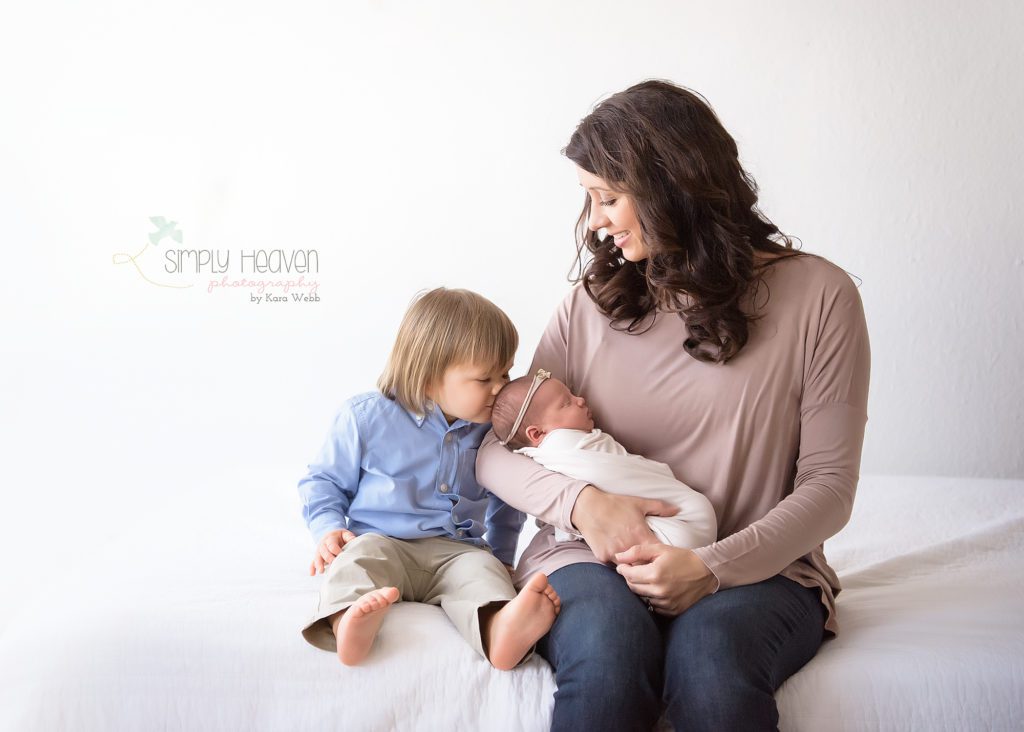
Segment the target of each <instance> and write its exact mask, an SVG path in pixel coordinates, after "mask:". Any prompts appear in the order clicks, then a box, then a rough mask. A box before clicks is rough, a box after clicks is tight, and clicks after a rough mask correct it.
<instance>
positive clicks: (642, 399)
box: [477, 255, 870, 633]
mask: <svg viewBox="0 0 1024 732" xmlns="http://www.w3.org/2000/svg"><path fill="white" fill-rule="evenodd" d="M748 299H749V302H747V303H746V304H745V307H746V310H747V312H748V313H750V314H753V315H756V316H757V317H758V318H759V319H758V320H756V321H755V322H754V323H752V324H751V328H750V337H749V340H748V341H747V344H746V345H745V346H744V348H743V349H742V350H741V351H740V352H739V353H738V354H737V355H736V356H735V357H734V358H733V359H731V360H730V361H729V362H728V363H726V364H711V363H704V362H700V361H697V360H695V359H693V358H691V357H690V356H689V355H688V354H686V352H685V351H684V350H683V348H682V344H683V341H684V340H685V339H686V338H687V337H688V333H687V331H686V328H685V325H684V324H683V322H682V320H681V319H680V318H679V317H678V316H677V315H675V314H671V313H664V312H659V313H657V314H655V315H652V316H649V317H648V318H647V319H646V321H645V322H644V323H643V324H641V327H640V328H639V329H638V330H639V331H640V332H639V333H637V334H629V333H626V332H623V331H622V330H617V329H614V328H612V327H611V323H610V321H609V319H608V318H607V317H606V316H605V315H603V314H602V313H601V312H600V311H599V310H598V309H597V307H596V305H595V304H594V303H593V302H592V301H591V300H590V298H589V297H588V296H587V294H586V292H585V291H584V290H583V289H582V288H580V287H577V288H574V289H573V290H572V291H571V292H570V293H569V295H568V296H567V297H566V298H565V300H564V301H563V302H562V303H561V305H560V306H559V308H558V309H557V311H556V312H555V315H554V317H553V318H552V319H551V322H550V323H549V325H548V327H547V329H546V330H545V332H544V334H543V336H542V337H541V340H540V344H539V345H538V347H537V351H536V353H535V356H534V362H533V365H532V366H531V372H532V371H533V370H535V369H537V368H538V367H542V368H546V369H548V370H550V371H551V373H552V375H553V376H557V377H558V378H560V379H561V380H562V381H564V382H565V383H566V384H567V385H568V386H569V388H570V389H571V390H572V391H573V392H574V393H577V394H581V395H582V396H584V397H585V398H586V399H587V403H588V405H589V406H590V409H591V411H592V413H593V415H594V420H595V423H596V425H597V427H599V428H601V429H602V430H606V431H607V432H609V433H611V434H613V435H615V437H616V439H617V440H618V441H619V442H620V443H622V444H623V445H624V446H625V447H626V449H627V450H629V452H631V453H637V454H641V455H644V456H645V457H648V458H650V459H652V460H657V461H660V462H663V463H666V464H667V465H668V466H669V467H670V468H671V469H672V472H673V473H674V474H675V476H676V477H677V478H679V480H681V481H683V482H685V483H686V484H687V485H689V486H690V487H691V488H693V489H694V490H696V491H698V492H699V493H702V494H703V495H704V496H705V497H706V498H707V499H708V500H709V501H711V504H712V506H714V508H715V513H716V515H717V517H718V540H717V541H715V542H712V543H711V544H708V545H707V546H703V547H698V548H696V549H695V550H694V551H695V553H696V554H697V555H698V556H699V557H700V558H701V560H702V561H703V562H704V563H705V564H706V565H707V566H708V568H709V569H710V570H711V571H712V572H713V573H714V575H715V576H716V577H717V579H718V582H719V587H720V588H728V587H734V586H737V585H744V584H751V583H754V582H759V581H761V580H764V579H767V578H769V577H771V576H773V575H775V574H782V575H783V576H786V577H789V578H790V579H793V580H795V581H797V582H799V583H801V584H803V585H805V586H808V587H817V588H819V589H820V590H821V593H822V602H823V603H824V604H825V606H826V607H827V608H828V610H829V616H828V620H827V621H826V628H827V629H828V630H829V631H831V632H832V633H835V632H836V631H837V629H838V624H837V621H836V617H835V601H834V600H835V595H836V594H837V593H838V592H839V590H840V586H839V580H838V578H837V577H836V575H835V572H833V570H832V569H831V567H829V566H828V563H827V561H826V560H825V554H824V546H823V544H824V541H825V540H826V539H828V538H829V537H830V536H833V535H834V534H835V533H836V532H838V531H839V529H841V528H842V527H843V526H844V525H845V523H846V522H847V520H848V519H849V516H850V511H851V509H852V505H853V499H854V494H855V492H856V486H857V480H858V477H859V468H860V456H861V448H862V445H863V439H864V428H865V424H866V421H867V397H868V382H869V374H870V347H869V343H868V334H867V326H866V323H865V319H864V312H863V307H862V305H861V300H860V295H859V293H858V292H857V288H856V287H855V286H854V284H853V282H852V281H851V279H850V277H849V276H848V275H847V274H846V273H845V272H843V271H842V270H841V269H839V268H838V267H836V266H835V265H833V264H831V263H830V262H828V261H827V260H825V259H823V258H821V257H816V256H811V255H804V256H799V257H793V258H787V259H782V260H779V261H776V262H775V263H773V264H771V265H770V266H768V267H767V268H766V269H765V271H764V275H763V283H762V285H761V286H760V287H759V288H757V289H755V290H753V291H752V294H751V296H750V297H749V298H748ZM620 327H621V326H620ZM477 475H478V477H479V480H480V481H481V482H482V483H483V484H484V485H485V486H487V487H488V488H489V489H490V490H492V491H494V492H495V493H497V494H498V495H499V496H501V497H502V498H503V499H504V500H505V501H507V502H508V503H509V504H511V505H513V506H515V507H516V508H519V509H521V510H523V511H527V512H528V513H531V514H534V515H536V516H538V517H539V518H540V519H541V520H542V521H543V522H545V523H547V524H550V525H551V526H556V527H559V528H562V529H564V530H570V529H571V525H570V521H569V516H570V515H571V513H572V508H573V505H574V503H575V501H576V497H577V496H578V495H579V493H580V491H581V490H582V489H583V487H584V486H585V485H586V483H583V482H582V481H574V480H571V479H568V478H565V477H564V476H561V475H558V474H554V473H549V472H548V471H545V470H544V469H543V468H540V467H539V466H537V465H536V463H534V462H533V461H532V460H530V459H529V458H526V457H525V456H523V455H514V454H511V453H509V452H508V451H507V450H505V449H504V448H502V447H501V446H500V445H498V444H497V442H496V440H495V438H494V436H493V434H488V435H487V437H486V438H485V440H484V443H483V446H482V447H481V449H480V455H479V459H478V465H477ZM616 492H621V493H629V491H628V487H627V488H625V489H622V490H619V491H616ZM580 561H591V562H594V561H597V560H596V559H595V558H594V556H593V554H592V553H591V552H590V551H589V550H588V549H587V548H586V545H585V544H581V543H580V542H573V543H571V544H564V543H563V544H558V543H556V542H555V541H554V536H553V529H552V528H550V527H548V528H545V529H544V530H542V531H541V532H540V533H538V535H537V537H535V539H534V541H533V543H532V544H531V545H530V547H529V548H528V549H527V550H526V552H525V553H524V556H523V559H522V560H521V562H520V576H521V577H524V578H525V577H527V576H529V574H530V573H532V572H534V571H544V572H546V573H548V574H550V573H551V572H553V571H555V570H556V569H558V568H559V567H562V566H565V565H567V564H571V563H574V562H580Z"/></svg>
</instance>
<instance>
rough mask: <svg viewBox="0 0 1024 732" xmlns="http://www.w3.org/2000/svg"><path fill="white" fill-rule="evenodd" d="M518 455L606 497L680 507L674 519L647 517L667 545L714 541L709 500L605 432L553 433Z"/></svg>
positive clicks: (560, 536)
mask: <svg viewBox="0 0 1024 732" xmlns="http://www.w3.org/2000/svg"><path fill="white" fill-rule="evenodd" d="M516 452H518V453H522V454H523V455H526V456H528V457H531V458H533V459H534V460H535V461H537V462H538V463H540V464H541V465H543V466H544V467H545V468H547V469H548V470H553V471H555V472H557V473H562V474H563V475H567V476H569V477H570V478H576V479H577V480H585V481H587V483H590V484H592V485H595V486H597V487H598V488H600V489H601V490H603V491H606V492H608V493H617V494H619V495H624V496H639V497H641V498H657V499H659V500H662V501H667V502H668V503H671V504H673V505H675V506H678V507H679V513H677V514H676V515H675V516H672V517H664V516H648V517H647V525H648V526H650V527H651V531H653V532H654V533H655V535H656V536H657V537H658V539H659V540H660V541H662V542H664V543H665V544H671V545H673V546H678V547H681V548H683V549H693V548H695V547H698V546H704V545H705V544H710V543H711V542H713V541H714V540H715V538H716V535H717V533H718V523H717V521H716V520H715V509H714V508H713V507H712V505H711V502H710V501H709V500H708V499H707V498H705V497H704V496H702V495H701V494H700V493H698V492H697V491H695V490H693V489H692V488H691V487H690V486H688V485H686V483H683V482H682V481H680V480H677V479H676V476H675V475H673V474H672V469H671V468H670V467H669V466H667V465H666V464H665V463H659V462H657V461H655V460H648V459H647V458H645V457H643V456H642V455H633V454H631V453H630V452H629V451H628V450H626V448H624V447H623V446H622V445H620V444H619V443H618V442H616V441H615V439H614V438H613V437H612V436H611V435H609V434H607V433H606V432H602V431H601V430H599V429H594V430H591V431H590V432H584V431H582V430H570V429H557V430H551V432H549V433H548V434H547V435H545V436H544V439H543V440H541V443H540V444H539V445H538V446H537V447H522V448H520V449H518V450H516ZM579 538H580V536H579V534H570V533H569V532H566V531H562V530H561V529H556V531H555V540H556V541H572V540H576V539H579Z"/></svg>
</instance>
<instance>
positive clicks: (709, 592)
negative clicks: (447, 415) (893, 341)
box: [477, 81, 870, 731]
mask: <svg viewBox="0 0 1024 732" xmlns="http://www.w3.org/2000/svg"><path fill="white" fill-rule="evenodd" d="M564 153H565V154H566V156H567V157H569V158H570V159H571V160H572V161H573V162H574V163H575V164H576V167H577V173H578V176H579V180H580V185H581V186H582V187H583V188H584V189H585V190H586V198H585V202H584V207H583V212H582V214H581V216H580V219H579V221H578V224H577V238H578V241H579V245H580V249H579V251H578V254H582V250H583V248H584V247H585V248H586V249H587V251H589V252H590V253H591V254H592V255H593V256H592V259H591V260H590V261H589V262H588V263H587V264H586V265H585V271H584V272H583V273H582V277H581V280H582V281H581V284H580V285H579V286H577V287H575V288H574V289H573V290H572V291H571V292H570V294H569V295H568V296H567V297H566V298H565V300H564V301H563V302H562V304H561V306H560V307H559V308H558V310H557V311H556V313H555V315H554V317H553V318H552V320H551V322H550V324H549V325H548V327H547V329H546V331H545V332H544V335H543V336H542V338H541V341H540V344H539V345H538V347H537V351H536V354H535V356H534V360H533V364H532V365H531V367H530V371H529V373H533V372H534V371H535V370H536V369H537V368H539V367H542V368H545V369H548V370H550V371H551V373H552V375H553V376H555V377H557V378H559V379H561V380H562V381H564V382H565V383H566V384H567V385H568V386H569V387H570V389H571V390H572V391H573V392H574V393H577V394H580V395H582V396H584V397H585V398H586V400H587V403H588V404H589V405H590V408H591V410H592V412H593V415H594V420H595V422H596V423H597V426H598V427H600V428H601V429H603V430H606V431H607V432H609V433H610V434H612V435H613V436H615V438H616V439H618V440H619V441H620V442H621V443H622V444H623V445H624V446H625V447H626V448H627V449H628V450H629V451H630V452H633V453H639V454H642V455H645V456H646V457H648V458H651V459H653V460H658V461H661V462H664V463H667V464H668V465H669V466H670V467H671V468H672V470H673V472H674V473H675V475H676V477H677V478H679V479H680V480H682V481H684V482H685V483H687V484H688V485H690V486H691V487H693V488H694V489H695V490H697V491H699V492H701V493H703V494H704V495H705V496H706V497H707V498H708V499H709V500H710V501H711V503H712V505H713V506H714V507H715V512H716V514H717V517H718V523H719V531H718V541H716V542H714V543H712V544H710V545H708V546H704V547H697V548H695V549H693V550H689V549H678V548H674V547H669V546H666V545H663V544H658V543H657V542H656V541H655V538H654V536H653V534H652V533H651V532H650V530H649V529H648V528H647V525H646V522H645V520H644V516H645V515H647V514H662V515H667V514H669V513H671V511H672V509H671V508H670V507H668V506H667V504H661V503H659V502H657V501H646V500H642V499H638V498H631V497H629V496H616V495H612V494H610V493H605V492H603V491H601V490H600V487H598V486H593V485H586V484H584V483H582V482H581V481H575V480H572V479H569V478H567V477H565V476H562V475H560V474H558V473H551V472H548V471H546V470H544V469H542V468H539V466H538V465H537V464H536V463H534V462H533V461H532V460H530V459H529V458H527V457H525V456H522V455H516V454H512V453H509V452H508V451H506V450H504V449H503V448H502V447H501V446H500V445H498V444H497V441H496V438H494V436H493V434H492V435H489V436H488V438H487V439H486V440H485V442H484V444H483V446H482V447H481V449H480V453H479V457H478V461H477V471H478V478H479V480H480V482H481V483H482V484H483V485H485V486H487V487H488V488H489V489H491V490H492V491H494V492H495V493H496V494H498V496H500V497H501V498H502V499H504V500H505V501H506V502H507V503H509V504H511V505H513V506H515V507H516V508H518V509H520V510H523V511H527V512H529V513H532V514H534V515H536V516H538V517H539V518H540V519H541V520H542V521H543V522H545V523H546V524H547V526H546V527H545V528H543V529H542V530H541V531H540V532H539V533H538V535H537V536H536V538H535V539H534V541H533V542H532V543H531V544H530V546H529V548H528V549H527V550H526V552H525V554H524V556H523V558H522V560H521V562H520V566H519V569H518V580H519V581H520V582H522V581H524V580H525V579H526V578H527V577H529V576H530V575H531V574H532V573H534V572H536V571H544V572H545V573H547V575H548V576H549V577H550V581H551V584H552V585H553V586H554V587H555V589H556V590H557V592H558V594H559V595H560V596H561V598H562V612H561V614H560V615H559V617H558V619H557V621H556V623H555V625H554V627H553V628H552V629H551V631H550V633H549V634H548V635H547V636H546V637H545V638H544V639H542V641H541V643H540V644H539V647H538V650H539V651H540V653H541V654H542V655H543V656H544V657H545V658H547V660H548V661H549V662H550V663H551V665H552V667H553V669H554V671H555V679H556V682H557V684H558V691H557V692H556V694H555V709H554V715H553V720H552V726H553V729H556V730H557V729H587V730H601V729H609V730H612V729H614V730H624V729H638V730H649V729H651V727H652V726H653V725H654V724H655V722H656V721H657V719H658V716H659V714H660V713H661V712H662V708H663V705H664V711H665V714H666V716H667V718H668V720H669V721H670V722H671V723H672V724H673V726H674V727H675V729H677V730H680V731H682V730H703V729H708V730H745V729H774V728H775V727H776V726H777V724H778V711H777V708H776V706H775V699H774V691H775V690H776V689H777V688H778V687H779V685H781V684H782V682H783V681H784V680H785V679H786V678H788V677H789V676H790V675H792V674H793V673H794V672H796V671H797V670H798V669H799V668H800V667H801V666H803V665H804V664H805V663H806V662H807V661H808V660H809V659H810V658H812V657H813V656H814V654H815V653H816V652H817V649H818V647H819V646H820V644H821V642H822V640H823V638H824V636H825V634H826V633H828V634H835V633H836V632H837V630H838V625H837V622H836V616H835V595H836V593H838V592H839V582H838V580H837V578H836V576H835V573H834V572H833V571H832V569H831V568H830V567H829V566H828V564H827V563H826V561H825V556H824V554H823V551H822V544H823V542H824V541H825V540H826V539H827V538H829V537H830V536H833V535H834V534H835V533H836V532H838V531H839V530H840V529H841V528H842V527H843V525H844V524H845V523H846V521H847V520H848V518H849V516H850V511H851V508H852V504H853V497H854V492H855V489H856V484H857V478H858V470H859V464H860V455H861V445H862V443H863V436H864V425H865V422H866V420H867V413H866V406H867V391H868V373H869V364H870V355H869V346H868V336H867V329H866V326H865V322H864V314H863V308H862V306H861V302H860V297H859V295H858V293H857V289H856V287H855V286H854V284H853V283H852V281H851V280H850V278H849V276H847V275H846V273H845V272H843V271H842V270H841V269H839V268H838V267H836V266H835V265H833V264H831V263H829V262H827V261H826V260H824V259H822V258H820V257H816V256H813V255H809V254H804V253H801V252H797V251H794V250H793V249H792V243H791V242H790V241H789V239H788V238H787V237H785V236H784V235H782V234H781V233H780V232H779V230H778V228H776V227H775V226H774V225H773V224H772V223H771V222H770V221H769V220H768V219H767V218H766V217H765V216H764V215H763V214H761V213H760V212H759V211H758V209H757V187H756V184H755V183H754V180H753V179H752V178H751V177H750V176H749V175H748V174H747V173H746V172H745V171H744V170H743V168H742V166H741V165H740V163H739V158H738V152H737V148H736V144H735V142H734V141H733V139H732V137H731V136H730V135H729V134H728V133H727V132H726V131H725V129H724V128H723V127H722V125H721V123H720V122H719V121H718V119H717V117H716V116H715V114H714V112H713V111H712V110H711V108H710V107H709V106H708V104H707V103H706V102H705V101H704V100H703V99H702V98H701V97H699V96H697V95H696V94H694V93H692V92H690V91H688V90H685V89H682V88H680V87H677V86H675V85H672V84H669V83H667V82H662V81H647V82H643V83H641V84H637V85H635V86H633V87H630V88H629V89H626V90H625V91H623V92H620V93H618V94H616V95H614V96H612V97H610V98H609V99H607V100H606V101H604V102H602V103H601V104H599V105H598V106H597V107H596V108H595V110H594V111H593V112H592V113H591V114H590V115H589V116H587V117H586V118H585V119H583V120H582V121H581V122H580V124H579V126H578V127H577V129H576V131H575V132H574V133H573V135H572V138H571V140H570V142H569V145H568V146H567V147H566V149H565V151H564ZM602 231H603V232H604V235H603V236H601V235H599V234H598V232H602ZM580 261H581V263H582V261H583V258H582V256H581V259H580ZM581 266H582V265H581ZM627 492H628V491H627ZM555 528H561V529H563V530H566V531H570V530H578V531H579V532H580V533H582V535H583V537H584V538H585V539H586V545H584V544H582V543H581V542H562V543H558V542H555V540H554V529H555ZM652 611H653V612H652Z"/></svg>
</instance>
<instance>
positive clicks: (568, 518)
mask: <svg viewBox="0 0 1024 732" xmlns="http://www.w3.org/2000/svg"><path fill="white" fill-rule="evenodd" d="M588 485H590V483H588V482H587V481H585V480H577V481H575V482H574V483H573V484H572V486H570V487H569V490H568V492H567V493H566V494H565V503H563V504H562V516H561V522H562V525H561V526H556V527H555V528H557V529H561V530H562V531H564V532H566V533H568V534H578V533H579V531H578V529H577V528H576V527H575V526H573V524H572V510H573V509H574V508H576V500H577V499H578V498H579V497H580V493H582V492H583V489H584V488H586V487H587V486H588Z"/></svg>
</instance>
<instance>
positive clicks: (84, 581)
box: [0, 477, 1024, 732]
mask: <svg viewBox="0 0 1024 732" xmlns="http://www.w3.org/2000/svg"><path fill="white" fill-rule="evenodd" d="M150 518H151V521H148V522H147V523H146V526H145V527H144V530H142V529H140V530H139V531H138V532H134V531H133V532H129V533H125V534H123V535H122V536H120V537H117V538H116V539H115V540H113V541H111V542H110V543H109V544H108V545H107V547H106V550H105V551H104V552H102V553H100V554H91V555H85V554H83V553H82V552H78V551H71V552H69V557H68V561H67V564H66V565H63V566H61V567H52V568H46V571H48V572H50V573H51V574H50V576H52V577H53V579H52V581H50V582H49V583H47V584H45V585H43V586H42V587H40V589H38V590H37V591H36V592H34V593H33V597H31V598H23V597H18V598H10V597H7V598H5V601H6V602H13V601H18V602H23V601H26V600H27V601H28V602H27V604H26V606H25V610H24V612H22V613H20V614H19V615H18V616H17V617H16V618H15V619H14V620H12V622H11V623H10V624H9V625H8V626H7V628H6V629H5V631H4V632H3V635H2V636H0V730H4V731H5V732H6V731H7V730H12V731H17V732H21V731H22V730H27V731H35V730H45V731H49V730H75V732H79V731H81V732H90V731H96V732H108V731H109V730H157V729H159V730H187V731H188V732H202V731H203V730H254V731H260V730H267V731H269V730H312V729H316V730H400V731H401V730H435V729H445V730H536V731H540V730H545V729H547V725H548V721H549V719H550V713H551V705H552V697H551V695H552V693H553V691H554V683H553V680H552V675H551V672H550V670H549V668H548V666H547V664H546V663H545V662H544V661H543V660H541V659H540V658H534V659H532V660H531V661H530V662H529V663H527V664H526V665H525V666H524V667H523V668H520V669H517V670H516V671H513V672H500V671H495V670H493V669H492V668H490V666H489V665H488V664H487V663H486V661H484V660H482V659H480V658H478V657H477V656H476V654H475V653H474V652H473V651H472V650H471V649H470V648H469V647H468V646H467V645H466V644H465V643H464V642H463V641H462V639H461V638H460V637H459V636H458V634H457V633H456V632H455V630H454V628H452V626H451V625H450V623H448V621H447V619H446V618H445V617H444V616H443V614H442V613H441V611H440V610H438V609H437V608H434V607H428V606H423V605H415V604H399V605H398V606H396V607H395V608H394V609H393V610H392V612H391V614H390V617H389V618H388V619H387V621H386V622H385V624H384V627H383V629H382V632H381V636H380V638H379V642H378V644H377V645H376V646H375V648H374V649H373V652H372V654H371V657H370V659H369V660H368V662H367V663H366V664H365V665H364V666H360V667H357V668H346V667H344V666H342V665H341V664H340V663H338V661H337V659H336V658H335V657H334V656H333V655H332V654H330V653H326V652H323V651H320V650H317V649H315V648H313V647H311V646H309V645H308V644H307V643H306V642H305V641H303V640H302V638H301V636H300V635H299V626H300V625H301V623H302V620H303V619H304V617H305V615H306V613H307V612H308V611H309V608H310V604H311V603H312V602H313V601H314V598H315V590H316V587H317V586H318V584H319V582H320V578H311V577H307V576H304V575H303V572H304V570H305V568H306V567H307V566H308V564H309V557H310V553H311V547H310V541H309V538H308V536H307V535H306V532H305V528H304V527H303V526H301V520H299V519H298V518H297V515H296V514H294V513H291V514H282V513H280V512H278V513H273V514H271V513H269V512H268V513H266V515H252V516H250V517H249V518H248V519H246V520H244V521H240V522H239V523H237V524H235V525H233V526H232V527H231V528H230V529H229V530H225V527H224V525H223V523H222V522H219V521H214V520H212V519H210V520H202V521H201V520H197V519H196V518H195V513H194V512H192V511H189V512H185V511H182V512H179V513H172V512H164V513H161V514H159V515H156V514H154V515H153V516H151V517H150ZM1022 527H1024V481H985V480H972V479H963V480H949V479H937V478H902V477H901V478H869V477H865V478H864V479H863V480H862V483H861V488H860V490H859V495H858V498H857V502H856V504H855V507H854V515H853V519H852V520H851V522H850V524H849V526H847V528H846V529H844V531H843V532H842V533H841V534H840V535H839V536H837V537H836V538H835V539H834V540H833V541H830V542H828V544H827V545H826V553H827V555H828V556H829V559H830V561H831V562H832V563H833V565H834V566H835V567H836V569H837V570H838V572H839V575H840V577H841V579H842V580H843V583H844V585H845V589H844V590H843V592H842V593H841V594H840V596H839V613H840V623H841V625H842V634H841V635H840V636H839V637H838V638H837V639H835V640H831V641H828V642H826V644H825V645H824V647H823V648H822V649H821V651H820V652H819V654H818V656H817V657H816V658H815V659H813V660H812V661H811V662H810V663H809V664H808V665H807V666H806V667H805V668H804V669H802V670H801V671H800V672H799V673H797V675H796V676H794V677H793V678H792V679H790V680H789V681H788V682H786V683H785V684H784V685H783V687H782V688H781V689H780V690H779V692H778V694H777V698H778V702H779V710H780V714H781V727H782V729H783V730H786V731H789V732H820V731H821V730H829V731H830V732H831V731H832V730H847V731H850V732H861V731H866V730H901V731H902V730H920V731H921V732H932V731H933V730H1012V729H1020V728H1021V721H1022V720H1024V694H1022V691H1021V690H1022V689H1024V620H1022V618H1024V531H1022ZM528 538H529V537H528V536H527V537H524V541H526V540H527V539H528ZM521 545H522V543H521ZM140 547H144V549H145V551H140ZM240 547H244V550H243V549H240ZM25 550H26V552H30V551H31V547H28V546H26V547H25Z"/></svg>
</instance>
